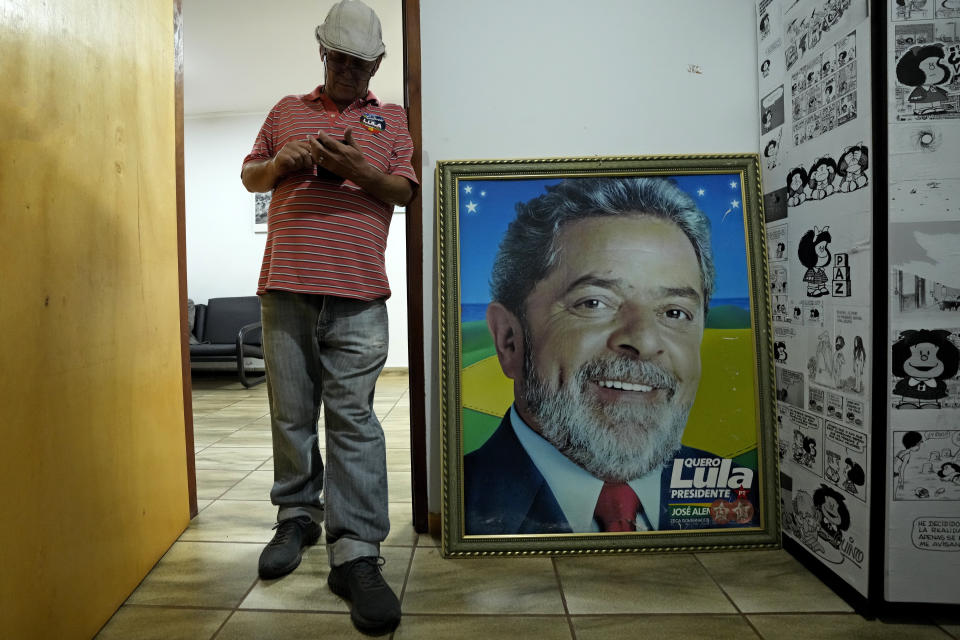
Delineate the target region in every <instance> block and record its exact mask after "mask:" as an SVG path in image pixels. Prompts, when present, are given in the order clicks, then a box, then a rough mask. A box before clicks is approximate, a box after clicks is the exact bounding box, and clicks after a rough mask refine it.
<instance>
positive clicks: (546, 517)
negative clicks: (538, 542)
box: [463, 410, 758, 535]
mask: <svg viewBox="0 0 960 640" xmlns="http://www.w3.org/2000/svg"><path fill="white" fill-rule="evenodd" d="M675 457H676V458H701V459H702V458H711V459H718V458H719V457H718V456H716V455H714V454H712V453H708V452H705V451H700V450H698V449H693V448H690V447H682V448H681V449H680V451H679V452H678V453H677V454H676V456H675ZM672 467H673V464H672V461H671V463H670V464H667V465H664V467H663V471H662V472H661V476H660V526H659V529H660V530H664V529H679V528H681V527H679V526H671V518H670V513H669V512H670V501H671V490H670V478H671V473H672ZM463 484H464V514H465V515H464V519H465V529H464V533H465V534H466V535H512V534H557V533H573V532H572V531H571V528H570V525H569V524H568V522H567V519H566V517H565V516H564V514H563V511H562V510H561V508H560V505H559V504H558V502H557V499H556V498H555V497H554V495H553V491H552V490H551V489H550V486H549V485H548V484H547V481H546V480H545V479H544V477H543V475H542V474H541V473H540V471H539V470H538V469H537V466H536V465H535V464H534V462H533V460H532V459H531V458H530V456H529V455H528V454H527V452H526V450H525V449H524V448H523V445H522V444H521V443H520V440H519V439H518V438H517V434H516V433H515V432H514V430H513V426H512V425H511V423H510V411H509V410H508V411H507V414H506V415H505V416H504V418H503V420H502V421H501V422H500V426H499V427H498V428H497V430H496V431H495V432H494V433H493V435H492V436H490V438H489V439H488V440H487V441H486V442H485V443H484V444H483V446H481V447H480V448H479V449H477V450H476V451H472V452H471V453H468V454H467V455H466V456H464V459H463ZM755 496H756V487H754V488H753V489H752V490H751V491H750V495H749V501H750V503H751V504H752V505H753V507H754V514H755V515H754V521H753V522H750V523H746V524H743V525H738V524H736V523H730V524H728V525H724V526H725V528H726V527H728V526H729V527H743V526H758V517H757V516H756V514H757V511H756V497H755ZM734 499H735V496H734ZM712 501H713V500H712V499H705V500H698V499H686V500H673V502H686V503H690V502H712ZM713 526H718V525H713ZM683 528H687V527H683ZM578 533H581V532H578Z"/></svg>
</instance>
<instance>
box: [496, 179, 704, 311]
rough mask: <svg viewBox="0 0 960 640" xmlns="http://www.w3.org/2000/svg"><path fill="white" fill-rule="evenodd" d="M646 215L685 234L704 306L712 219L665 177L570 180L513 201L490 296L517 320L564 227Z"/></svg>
mask: <svg viewBox="0 0 960 640" xmlns="http://www.w3.org/2000/svg"><path fill="white" fill-rule="evenodd" d="M638 214H642V215H649V216H653V217H656V218H663V219H666V220H670V221H671V222H673V223H674V224H676V225H677V226H678V227H679V228H680V230H681V231H683V232H684V234H686V236H687V238H689V240H690V244H692V245H693V249H694V251H695V252H696V254H697V261H698V262H699V263H700V280H701V283H702V285H703V305H704V311H706V310H707V308H708V305H709V301H710V296H711V294H712V293H713V287H714V278H715V270H714V266H713V252H712V251H711V248H710V220H709V219H708V218H707V216H706V215H705V214H704V213H703V212H702V211H700V209H699V208H698V207H697V204H696V203H695V202H694V201H693V198H691V197H690V196H689V195H687V193H686V192H685V191H683V189H681V188H680V187H678V186H677V185H676V183H675V182H673V181H672V180H669V179H667V178H637V177H627V178H571V179H566V180H564V181H562V182H560V183H559V184H556V185H552V186H548V187H547V193H545V194H544V195H542V196H538V197H536V198H534V199H532V200H529V201H527V202H521V203H517V217H516V218H515V219H514V220H513V221H512V222H511V223H510V225H509V227H507V231H506V233H505V234H504V236H503V240H502V241H501V242H500V248H499V250H498V252H497V256H496V258H495V260H494V263H493V270H492V272H491V276H490V296H491V300H492V301H493V302H499V303H500V304H502V305H503V306H505V307H506V308H507V309H509V310H510V311H511V312H512V313H513V314H514V315H516V316H517V317H518V318H521V319H522V318H523V317H524V315H525V314H524V302H525V301H526V299H527V296H528V295H530V292H531V291H532V290H533V288H534V287H535V286H536V285H537V283H538V282H540V281H541V280H543V279H544V278H545V277H547V275H548V274H549V273H550V271H551V270H552V269H553V268H554V267H555V266H556V265H557V258H558V252H557V250H556V246H555V240H556V238H557V236H559V234H560V230H561V229H562V228H563V226H564V225H567V224H570V223H571V222H576V221H578V220H584V219H586V218H593V217H606V216H626V215H638Z"/></svg>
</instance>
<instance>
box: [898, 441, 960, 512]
mask: <svg viewBox="0 0 960 640" xmlns="http://www.w3.org/2000/svg"><path fill="white" fill-rule="evenodd" d="M892 460H893V499H894V500H954V501H956V500H960V431H957V430H940V431H895V432H894V434H893V457H892Z"/></svg>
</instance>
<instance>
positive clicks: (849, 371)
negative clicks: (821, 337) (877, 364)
mask: <svg viewBox="0 0 960 640" xmlns="http://www.w3.org/2000/svg"><path fill="white" fill-rule="evenodd" d="M869 312H870V311H869V309H837V310H836V314H835V318H836V320H835V323H834V328H835V332H836V333H835V338H834V344H835V347H836V353H835V354H834V368H835V375H834V382H835V383H836V385H835V386H836V388H837V389H840V390H841V391H847V392H852V393H858V394H862V393H863V392H864V389H865V388H866V384H865V378H864V376H865V374H866V371H867V350H866V347H865V346H864V336H866V335H867V328H868V325H867V316H868V315H869Z"/></svg>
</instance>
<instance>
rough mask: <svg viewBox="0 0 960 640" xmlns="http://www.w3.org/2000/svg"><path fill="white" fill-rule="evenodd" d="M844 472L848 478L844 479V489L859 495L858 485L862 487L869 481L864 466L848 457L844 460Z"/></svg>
mask: <svg viewBox="0 0 960 640" xmlns="http://www.w3.org/2000/svg"><path fill="white" fill-rule="evenodd" d="M843 464H844V465H846V466H845V467H844V474H845V476H846V478H845V479H844V481H843V490H844V491H846V492H847V493H850V494H853V495H857V487H862V486H863V485H864V484H866V482H867V474H866V472H864V470H863V467H861V466H860V465H859V464H857V463H856V462H854V461H853V460H851V459H850V458H846V459H845V460H844V461H843Z"/></svg>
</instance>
